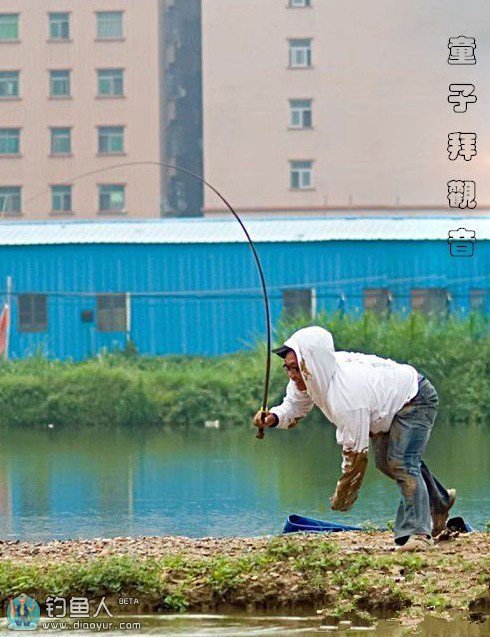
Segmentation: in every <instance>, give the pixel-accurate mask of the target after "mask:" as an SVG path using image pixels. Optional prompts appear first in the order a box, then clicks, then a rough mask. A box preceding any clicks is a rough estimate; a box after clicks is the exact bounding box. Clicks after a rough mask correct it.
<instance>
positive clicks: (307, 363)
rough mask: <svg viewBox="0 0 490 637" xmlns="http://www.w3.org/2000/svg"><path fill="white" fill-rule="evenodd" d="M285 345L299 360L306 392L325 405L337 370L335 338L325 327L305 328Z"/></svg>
mask: <svg viewBox="0 0 490 637" xmlns="http://www.w3.org/2000/svg"><path fill="white" fill-rule="evenodd" d="M284 345H287V347H290V348H291V349H292V350H294V353H295V354H296V357H297V359H298V365H299V368H300V371H301V376H302V377H303V380H304V382H305V385H306V392H307V394H308V395H309V396H310V398H311V399H312V400H313V402H315V403H317V404H319V403H323V400H324V397H325V396H326V393H327V390H328V386H329V384H330V381H331V380H332V376H333V375H334V374H335V370H336V369H337V361H336V358H335V350H334V344H333V337H332V335H331V334H330V332H329V331H328V330H325V329H323V327H318V326H314V327H304V328H303V329H301V330H298V331H297V332H294V334H293V335H292V336H291V337H290V338H288V340H287V341H285V343H284Z"/></svg>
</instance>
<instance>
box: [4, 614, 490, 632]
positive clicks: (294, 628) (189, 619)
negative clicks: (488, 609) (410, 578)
mask: <svg viewBox="0 0 490 637" xmlns="http://www.w3.org/2000/svg"><path fill="white" fill-rule="evenodd" d="M124 621H125V622H131V623H132V624H133V623H134V622H137V623H141V628H138V629H137V631H136V632H134V633H128V631H123V630H117V629H116V628H115V629H113V630H109V631H107V630H105V631H104V634H106V635H128V634H138V635H167V637H177V636H178V637H181V636H183V635H185V636H186V637H207V636H215V637H254V636H255V635H260V637H272V636H274V637H275V636H276V635H279V636H280V637H283V636H287V637H299V636H300V635H301V636H303V635H335V636H336V637H365V636H366V635H372V636H373V637H405V636H406V635H416V636H418V637H447V636H448V635H453V636H454V637H456V636H457V637H487V636H488V635H489V634H490V622H489V621H486V622H485V623H479V624H477V623H474V622H469V621H467V620H466V619H465V618H464V617H463V616H461V615H460V616H455V617H454V618H453V619H452V621H446V620H444V619H439V618H436V617H426V618H425V619H424V620H423V622H422V623H420V624H419V625H418V626H417V627H416V628H413V627H409V626H402V625H401V624H400V623H399V622H397V621H396V620H382V621H380V622H379V623H378V624H377V626H376V627H374V628H370V629H360V628H355V627H339V628H336V629H334V630H327V629H325V628H323V629H322V627H321V621H320V620H319V618H318V617H274V616H255V617H254V616H240V615H231V616H220V615H166V616H164V615H162V616H160V617H153V616H152V617H148V616H137V617H125V618H124ZM118 623H119V620H118V619H117V618H115V619H114V624H115V626H117V625H118ZM61 632H62V633H68V632H69V634H70V635H74V636H75V635H86V634H87V632H86V631H85V632H79V631H72V630H70V631H61ZM10 633H11V631H9V630H8V629H7V627H6V622H5V621H3V622H1V623H0V636H2V637H3V636H4V635H5V636H7V635H9V634H10ZM43 634H45V635H54V634H58V635H59V634H60V630H59V629H53V630H49V629H43Z"/></svg>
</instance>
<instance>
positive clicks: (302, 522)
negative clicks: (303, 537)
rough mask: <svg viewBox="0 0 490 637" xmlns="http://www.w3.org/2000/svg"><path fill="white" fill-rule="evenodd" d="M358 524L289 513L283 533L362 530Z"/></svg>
mask: <svg viewBox="0 0 490 637" xmlns="http://www.w3.org/2000/svg"><path fill="white" fill-rule="evenodd" d="M361 530H362V529H361V528H360V527H358V526H348V525H346V524H334V522H324V521H323V520H315V519H314V518H306V517H303V516H302V515H294V514H293V515H288V517H287V520H286V524H285V525H284V529H283V531H282V532H283V533H297V532H298V531H303V532H308V533H319V532H322V531H323V532H327V533H334V532H336V531H361Z"/></svg>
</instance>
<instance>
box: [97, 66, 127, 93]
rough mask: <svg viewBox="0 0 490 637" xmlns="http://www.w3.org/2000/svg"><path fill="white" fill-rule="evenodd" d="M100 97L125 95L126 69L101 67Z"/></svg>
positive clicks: (99, 72) (99, 76)
mask: <svg viewBox="0 0 490 637" xmlns="http://www.w3.org/2000/svg"><path fill="white" fill-rule="evenodd" d="M97 74H98V78H99V97H106V96H113V95H119V96H120V95H124V70H123V69H99V70H98V71H97Z"/></svg>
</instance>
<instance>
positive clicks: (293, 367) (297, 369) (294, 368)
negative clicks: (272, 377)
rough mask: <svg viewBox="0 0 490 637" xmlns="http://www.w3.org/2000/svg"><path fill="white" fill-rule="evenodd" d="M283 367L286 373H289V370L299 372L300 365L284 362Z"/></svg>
mask: <svg viewBox="0 0 490 637" xmlns="http://www.w3.org/2000/svg"><path fill="white" fill-rule="evenodd" d="M282 368H283V370H284V371H285V372H286V374H289V372H299V367H298V366H297V365H286V364H284V365H283V366H282Z"/></svg>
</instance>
